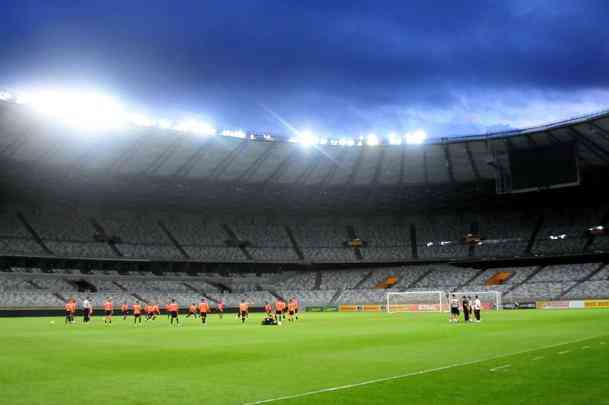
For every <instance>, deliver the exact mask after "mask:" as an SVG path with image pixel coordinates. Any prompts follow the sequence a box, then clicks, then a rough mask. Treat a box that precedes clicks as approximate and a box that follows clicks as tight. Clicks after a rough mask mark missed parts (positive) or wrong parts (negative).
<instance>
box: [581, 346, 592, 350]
mask: <svg viewBox="0 0 609 405" xmlns="http://www.w3.org/2000/svg"><path fill="white" fill-rule="evenodd" d="M589 348H590V346H583V347H582V350H586V349H589Z"/></svg>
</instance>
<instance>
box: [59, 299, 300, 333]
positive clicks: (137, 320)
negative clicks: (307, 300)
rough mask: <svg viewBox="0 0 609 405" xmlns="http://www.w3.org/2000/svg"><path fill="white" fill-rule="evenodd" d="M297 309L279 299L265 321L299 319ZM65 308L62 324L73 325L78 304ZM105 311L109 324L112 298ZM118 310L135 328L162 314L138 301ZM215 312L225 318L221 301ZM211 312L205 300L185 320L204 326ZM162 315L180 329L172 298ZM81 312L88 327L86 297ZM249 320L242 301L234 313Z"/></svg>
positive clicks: (294, 302) (154, 306)
mask: <svg viewBox="0 0 609 405" xmlns="http://www.w3.org/2000/svg"><path fill="white" fill-rule="evenodd" d="M298 308H299V303H298V300H297V299H296V298H290V299H289V300H288V302H287V303H286V302H285V301H284V300H283V299H281V298H278V299H277V301H276V302H275V308H274V310H273V306H272V305H271V304H269V303H268V302H266V303H265V305H264V311H265V313H266V316H267V318H268V317H271V318H273V319H274V321H275V322H276V323H278V324H281V321H282V320H283V319H286V317H287V320H288V322H294V321H295V320H297V319H298ZM64 309H65V323H66V324H74V323H76V320H75V317H76V310H77V303H76V300H75V299H74V298H71V299H69V300H68V302H67V303H66V304H65V306H64ZM103 310H104V324H106V325H111V324H112V317H113V315H114V304H113V302H112V297H108V298H106V300H105V301H104V303H103ZM120 310H121V313H122V317H123V320H126V319H127V317H128V316H129V315H130V312H131V313H132V314H133V323H134V324H135V325H136V326H137V325H141V324H142V319H146V320H147V321H153V320H155V319H156V318H157V317H158V316H160V315H161V310H160V307H159V306H158V305H157V304H152V303H145V304H144V303H140V302H139V301H135V303H134V304H133V305H131V307H129V304H127V303H126V302H124V303H123V304H122V305H121V306H120ZM215 310H216V311H217V313H218V314H219V316H220V319H222V318H223V315H224V301H223V300H220V301H219V302H218V303H217V305H216V308H215ZM211 311H212V307H211V306H210V304H209V303H208V301H207V300H206V299H205V298H202V299H201V302H199V304H198V305H196V304H195V303H192V304H190V305H189V306H188V309H187V314H186V318H191V317H192V318H195V319H196V318H197V317H199V318H200V319H201V323H202V324H203V325H205V324H206V323H207V316H208V314H210V313H211ZM165 312H166V313H167V316H168V318H169V320H170V325H172V326H174V325H175V326H179V325H180V317H179V313H180V307H179V305H178V304H177V303H176V300H175V299H172V300H171V301H170V302H169V303H168V304H167V305H165ZM82 313H83V323H84V324H88V323H89V322H90V321H91V316H92V315H93V305H92V303H91V300H90V299H89V298H86V299H85V300H83V302H82ZM248 317H249V304H248V303H246V302H245V300H241V302H240V303H239V312H238V313H237V318H239V319H241V323H245V321H246V319H247V318H248Z"/></svg>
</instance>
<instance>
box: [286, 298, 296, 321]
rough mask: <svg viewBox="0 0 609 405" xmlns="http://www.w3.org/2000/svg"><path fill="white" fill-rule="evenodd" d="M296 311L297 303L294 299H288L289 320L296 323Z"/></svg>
mask: <svg viewBox="0 0 609 405" xmlns="http://www.w3.org/2000/svg"><path fill="white" fill-rule="evenodd" d="M295 313H296V303H295V302H294V300H293V299H290V300H289V301H288V322H292V323H294V314H295Z"/></svg>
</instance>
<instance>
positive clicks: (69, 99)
mask: <svg viewBox="0 0 609 405" xmlns="http://www.w3.org/2000/svg"><path fill="white" fill-rule="evenodd" d="M17 102H18V103H21V104H27V105H28V106H30V107H31V108H32V109H33V110H34V111H35V112H37V113H38V114H40V115H43V116H46V117H48V118H50V119H53V120H56V121H60V122H62V123H63V124H64V125H67V126H69V127H72V128H74V129H78V130H83V131H98V130H108V129H119V128H123V127H124V126H125V124H126V123H127V122H128V119H127V115H126V113H125V111H124V110H123V108H122V105H121V104H120V103H119V102H118V101H116V100H114V99H113V98H112V97H109V96H107V95H105V94H102V93H97V92H93V91H80V90H65V91H64V90H47V89H44V90H36V91H33V92H28V93H24V94H20V95H19V96H18V98H17Z"/></svg>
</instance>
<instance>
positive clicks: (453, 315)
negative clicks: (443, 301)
mask: <svg viewBox="0 0 609 405" xmlns="http://www.w3.org/2000/svg"><path fill="white" fill-rule="evenodd" d="M450 322H459V300H458V299H457V297H456V296H455V294H453V295H452V298H451V300H450Z"/></svg>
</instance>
